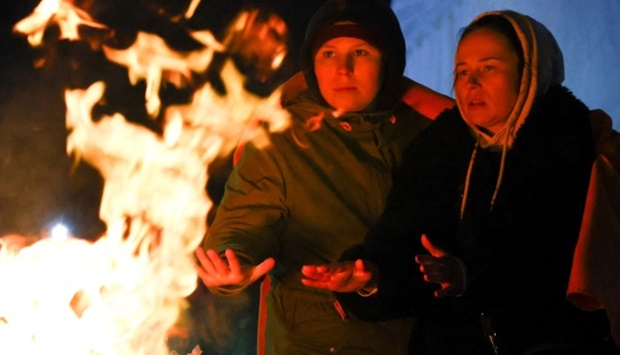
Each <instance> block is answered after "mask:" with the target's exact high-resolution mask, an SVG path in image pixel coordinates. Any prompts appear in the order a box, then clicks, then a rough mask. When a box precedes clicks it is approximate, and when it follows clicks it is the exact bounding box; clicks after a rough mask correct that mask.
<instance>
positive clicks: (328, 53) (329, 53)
mask: <svg viewBox="0 0 620 355" xmlns="http://www.w3.org/2000/svg"><path fill="white" fill-rule="evenodd" d="M321 55H322V56H323V57H325V58H333V57H334V56H335V55H336V53H335V52H334V51H331V50H324V51H323V52H322V53H321Z"/></svg>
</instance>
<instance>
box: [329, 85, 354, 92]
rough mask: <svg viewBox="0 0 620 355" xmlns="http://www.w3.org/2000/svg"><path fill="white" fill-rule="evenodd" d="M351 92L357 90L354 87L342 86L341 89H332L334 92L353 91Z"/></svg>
mask: <svg viewBox="0 0 620 355" xmlns="http://www.w3.org/2000/svg"><path fill="white" fill-rule="evenodd" d="M353 90H357V88H356V87H355V86H342V87H337V88H334V91H336V92H345V91H353Z"/></svg>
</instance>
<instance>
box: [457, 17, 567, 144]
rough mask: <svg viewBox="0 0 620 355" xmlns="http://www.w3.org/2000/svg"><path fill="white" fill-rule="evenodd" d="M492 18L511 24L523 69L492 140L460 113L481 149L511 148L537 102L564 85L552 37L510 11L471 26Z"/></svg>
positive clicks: (538, 25)
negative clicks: (506, 115)
mask: <svg viewBox="0 0 620 355" xmlns="http://www.w3.org/2000/svg"><path fill="white" fill-rule="evenodd" d="M493 15H495V16H501V17H503V18H505V19H506V20H508V22H510V23H511V24H512V26H513V28H514V29H515V31H516V32H517V36H518V37H519V40H520V42H521V46H522V48H523V64H524V65H523V72H522V75H521V85H520V88H519V95H518V98H517V102H516V104H515V107H514V108H513V110H512V112H511V114H510V116H509V118H508V120H507V122H506V125H505V126H504V127H503V128H502V129H501V130H500V131H499V132H497V133H496V134H495V135H494V136H492V137H491V136H489V135H487V134H486V133H484V132H482V131H480V130H479V129H478V128H477V127H476V126H475V125H474V124H472V123H470V122H468V121H467V119H466V117H465V115H463V112H462V111H461V116H462V117H463V119H464V120H465V122H467V124H468V125H469V127H470V128H471V129H472V130H473V131H474V133H475V134H476V136H477V137H479V140H480V142H479V143H480V145H481V146H482V147H487V146H497V147H503V146H505V145H506V146H507V147H508V148H510V147H511V146H512V144H513V142H514V139H515V137H516V134H517V132H518V130H519V128H520V127H521V125H523V123H524V122H525V120H526V118H527V117H528V116H529V114H530V112H531V110H532V107H534V105H535V104H536V102H537V101H538V99H540V97H542V96H543V95H544V94H546V93H547V92H548V91H549V88H550V87H552V86H555V85H559V84H561V83H562V82H563V81H564V59H563V56H562V51H561V50H560V47H559V46H558V43H557V42H556V40H555V38H554V37H553V34H551V32H550V31H549V30H548V29H547V28H546V27H545V26H544V25H543V24H541V23H540V22H538V21H536V20H534V19H533V18H531V17H529V16H526V15H523V14H520V13H517V12H514V11H510V10H507V11H491V12H485V13H483V14H481V15H479V16H478V17H477V18H476V19H474V21H473V22H472V23H474V22H476V21H478V20H480V19H481V18H483V17H486V16H493Z"/></svg>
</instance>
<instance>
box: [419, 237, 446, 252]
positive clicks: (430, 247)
mask: <svg viewBox="0 0 620 355" xmlns="http://www.w3.org/2000/svg"><path fill="white" fill-rule="evenodd" d="M421 240H422V246H423V247H424V248H426V250H428V252H429V253H431V255H432V256H434V257H436V258H438V257H441V256H444V255H446V252H445V251H443V250H442V249H439V248H437V247H436V246H435V245H434V244H433V243H431V241H430V240H429V239H428V237H427V236H426V234H422V238H421Z"/></svg>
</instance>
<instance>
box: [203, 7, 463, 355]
mask: <svg viewBox="0 0 620 355" xmlns="http://www.w3.org/2000/svg"><path fill="white" fill-rule="evenodd" d="M301 66H302V69H303V76H304V78H305V82H306V83H307V89H306V90H303V91H302V92H301V93H299V94H298V95H296V96H295V97H293V98H291V99H288V100H287V102H286V103H285V104H286V108H287V109H288V110H289V111H290V113H291V114H292V121H293V122H292V125H291V127H290V129H289V130H287V131H286V132H284V133H279V134H274V135H272V136H271V137H270V141H271V144H270V145H269V146H267V147H265V148H262V149H259V148H257V147H256V146H255V145H254V144H252V142H248V143H247V144H246V145H245V146H244V149H243V153H242V154H241V156H240V160H239V162H238V164H237V165H236V167H235V169H234V171H233V172H232V174H231V176H230V178H229V180H228V182H227V186H226V192H225V195H224V197H223V200H222V203H221V205H220V207H219V208H218V211H217V215H216V218H215V220H214V223H213V225H212V226H211V228H210V229H209V231H208V233H207V236H206V238H205V241H204V244H203V248H200V249H198V251H197V256H198V259H199V261H200V263H201V266H202V267H201V268H199V269H200V270H199V276H200V277H201V279H202V281H203V282H204V283H205V285H206V286H207V287H209V289H210V290H211V291H212V292H214V293H218V294H233V293H235V292H239V291H240V290H242V289H243V288H245V287H247V286H248V285H250V284H251V283H253V282H254V281H256V280H258V279H260V278H261V277H262V276H263V275H265V274H266V273H269V276H270V278H271V283H272V286H271V290H270V293H269V296H268V300H267V302H268V306H269V308H268V317H267V322H268V329H269V332H270V333H269V334H268V339H267V343H268V347H275V352H276V353H278V354H324V353H348V354H350V353H355V354H378V353H386V354H399V353H403V352H404V351H406V343H407V338H408V332H409V330H410V327H411V321H410V320H408V319H402V320H391V321H386V322H380V323H372V322H366V321H362V320H359V319H356V318H354V317H351V316H350V315H347V314H346V313H344V312H343V311H342V309H341V307H340V306H339V304H338V302H337V301H335V299H334V297H333V295H332V294H331V292H329V291H325V290H318V289H311V288H308V287H305V286H303V285H302V284H301V281H300V280H301V266H302V265H305V264H317V263H331V262H335V261H337V260H338V257H339V256H340V254H341V253H342V252H343V251H344V250H346V249H348V248H350V247H351V246H352V245H355V244H358V243H361V242H362V241H363V239H364V237H365V235H366V234H367V232H368V230H369V229H370V227H371V226H372V225H373V224H374V223H375V221H376V220H377V218H378V217H379V215H380V214H381V212H382V211H383V208H384V206H385V201H386V198H387V195H388V192H389V191H390V189H391V187H392V174H393V172H394V171H395V170H396V168H397V166H398V164H399V162H400V160H401V155H402V150H403V148H404V147H405V146H407V145H408V144H409V143H410V142H411V141H412V140H413V139H414V138H415V137H416V136H417V134H418V133H419V132H421V131H422V130H423V129H424V128H425V127H427V126H428V124H429V123H430V121H431V119H432V118H434V117H435V116H436V115H438V114H439V113H440V112H441V111H442V110H443V109H445V108H450V107H452V105H453V102H452V100H451V99H449V98H447V97H445V96H443V95H440V94H437V93H435V92H432V91H431V90H430V89H427V88H424V87H422V86H420V85H417V84H415V83H412V82H411V81H408V80H406V79H405V78H404V77H403V71H404V66H405V42H404V38H403V34H402V31H401V29H400V26H399V23H398V21H397V18H396V16H395V14H394V13H393V12H392V10H391V9H390V7H389V5H388V4H387V2H385V1H383V0H345V1H342V0H330V1H327V2H326V3H325V4H324V5H323V6H322V7H321V8H320V9H319V10H318V12H317V13H316V14H315V16H314V17H313V18H312V19H311V22H310V24H309V27H308V30H307V33H306V37H305V42H304V45H303V46H302V50H301Z"/></svg>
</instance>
